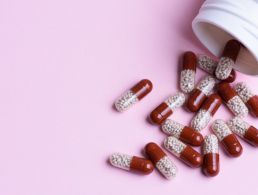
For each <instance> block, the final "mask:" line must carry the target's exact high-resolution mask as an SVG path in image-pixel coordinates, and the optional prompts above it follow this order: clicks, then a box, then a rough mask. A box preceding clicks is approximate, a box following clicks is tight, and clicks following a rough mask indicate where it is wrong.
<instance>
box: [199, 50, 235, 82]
mask: <svg viewBox="0 0 258 195" xmlns="http://www.w3.org/2000/svg"><path fill="white" fill-rule="evenodd" d="M197 65H198V67H199V68H201V69H202V70H204V71H205V72H207V73H209V74H210V75H213V76H215V77H216V75H215V70H216V68H217V66H218V61H216V60H214V59H212V58H211V57H210V56H207V55H204V54H200V55H198V57H197ZM235 80H236V71H235V70H234V69H232V71H231V73H230V75H229V76H228V78H227V79H225V80H224V81H225V82H227V83H232V82H234V81H235Z"/></svg>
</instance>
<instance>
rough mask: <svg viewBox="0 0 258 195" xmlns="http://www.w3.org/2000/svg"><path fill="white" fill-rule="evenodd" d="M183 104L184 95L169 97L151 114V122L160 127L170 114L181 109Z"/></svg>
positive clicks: (177, 94)
mask: <svg viewBox="0 0 258 195" xmlns="http://www.w3.org/2000/svg"><path fill="white" fill-rule="evenodd" d="M184 102H185V95H184V94H183V93H181V92H178V93H176V94H175V95H172V96H170V97H169V98H168V99H167V100H165V101H164V102H162V103H161V104H160V105H159V106H158V107H156V108H155V109H154V110H153V111H152V112H151V114H150V119H151V121H152V122H153V123H155V124H158V125H161V124H162V123H163V122H164V121H165V120H166V119H167V118H168V117H169V116H170V115H171V114H173V112H174V111H175V109H176V108H178V107H181V106H182V105H183V104H184Z"/></svg>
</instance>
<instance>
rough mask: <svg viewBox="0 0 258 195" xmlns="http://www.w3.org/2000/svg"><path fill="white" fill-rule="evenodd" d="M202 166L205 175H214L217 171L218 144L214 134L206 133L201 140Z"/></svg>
mask: <svg viewBox="0 0 258 195" xmlns="http://www.w3.org/2000/svg"><path fill="white" fill-rule="evenodd" d="M202 150H203V155H204V156H203V166H202V170H203V173H204V174H205V175H206V176H216V175H218V173H219V145H218V139H217V137H216V136H215V135H214V134H210V135H207V136H206V137H205V138H204V142H203V148H202Z"/></svg>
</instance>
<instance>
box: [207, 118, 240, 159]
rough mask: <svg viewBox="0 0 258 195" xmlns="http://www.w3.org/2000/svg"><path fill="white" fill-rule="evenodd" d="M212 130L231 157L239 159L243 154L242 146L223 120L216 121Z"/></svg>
mask: <svg viewBox="0 0 258 195" xmlns="http://www.w3.org/2000/svg"><path fill="white" fill-rule="evenodd" d="M211 128H212V130H213V132H214V134H215V135H216V136H217V138H218V140H219V141H220V142H221V144H222V145H223V147H224V149H225V150H226V151H227V153H228V154H229V155H230V156H233V157H238V156H240V155H241V154H242V151H243V148H242V145H241V144H240V143H239V141H238V139H237V137H236V136H235V135H234V134H233V133H232V131H231V130H230V129H229V127H228V125H227V124H226V123H225V122H224V121H223V120H221V119H217V120H215V121H214V122H213V123H212V126H211Z"/></svg>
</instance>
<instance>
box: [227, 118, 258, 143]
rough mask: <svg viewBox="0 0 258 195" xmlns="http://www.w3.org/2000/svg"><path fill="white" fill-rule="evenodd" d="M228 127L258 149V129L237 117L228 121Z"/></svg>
mask: <svg viewBox="0 0 258 195" xmlns="http://www.w3.org/2000/svg"><path fill="white" fill-rule="evenodd" d="M227 124H228V126H229V128H230V129H231V131H233V132H234V133H236V134H237V135H239V136H240V137H241V138H243V139H244V140H245V141H247V142H248V143H250V144H251V145H253V146H255V147H258V129H256V128H255V127H254V126H251V125H250V124H249V123H247V122H246V121H244V120H243V119H241V118H239V117H235V118H233V119H231V120H229V121H228V123H227Z"/></svg>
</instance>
